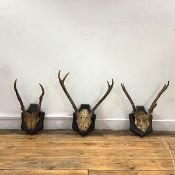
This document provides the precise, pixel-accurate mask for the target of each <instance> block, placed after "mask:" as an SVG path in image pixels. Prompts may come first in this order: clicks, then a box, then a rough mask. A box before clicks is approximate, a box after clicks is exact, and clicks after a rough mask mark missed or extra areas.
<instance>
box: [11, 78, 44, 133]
mask: <svg viewBox="0 0 175 175" xmlns="http://www.w3.org/2000/svg"><path fill="white" fill-rule="evenodd" d="M16 84H17V80H15V82H14V90H15V93H16V96H17V99H18V100H19V103H20V105H21V110H22V124H21V129H22V130H24V131H26V132H27V133H29V134H34V133H36V132H37V131H40V130H42V129H43V127H44V126H43V120H44V115H45V113H44V112H41V103H42V100H43V96H44V88H43V86H42V85H41V84H39V85H40V87H41V90H42V94H41V96H40V97H39V104H30V107H29V108H28V110H26V109H25V106H24V104H23V102H22V99H21V97H20V95H19V93H18V90H17V85H16Z"/></svg>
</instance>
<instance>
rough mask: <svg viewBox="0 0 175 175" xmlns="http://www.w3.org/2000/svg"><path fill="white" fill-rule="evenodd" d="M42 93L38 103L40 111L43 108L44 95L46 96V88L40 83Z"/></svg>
mask: <svg viewBox="0 0 175 175" xmlns="http://www.w3.org/2000/svg"><path fill="white" fill-rule="evenodd" d="M39 85H40V87H41V90H42V93H41V96H40V97H39V104H38V112H39V111H40V110H41V104H42V100H43V96H44V88H43V86H42V85H41V84H40V83H39Z"/></svg>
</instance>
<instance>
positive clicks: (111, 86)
mask: <svg viewBox="0 0 175 175" xmlns="http://www.w3.org/2000/svg"><path fill="white" fill-rule="evenodd" d="M107 83H108V89H107V91H106V93H105V94H104V96H103V97H102V98H101V99H100V100H99V101H98V103H97V104H96V105H95V106H94V107H93V108H92V113H93V112H94V111H95V110H96V109H97V108H98V106H99V105H100V104H101V103H102V102H103V100H104V99H105V98H106V97H107V96H108V95H109V93H110V92H111V90H112V88H113V86H114V80H113V79H112V84H109V82H108V81H107Z"/></svg>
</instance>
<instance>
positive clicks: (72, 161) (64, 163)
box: [0, 130, 175, 175]
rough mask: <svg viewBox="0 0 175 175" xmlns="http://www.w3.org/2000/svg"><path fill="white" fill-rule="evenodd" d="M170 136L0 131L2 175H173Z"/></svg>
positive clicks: (173, 139)
mask: <svg viewBox="0 0 175 175" xmlns="http://www.w3.org/2000/svg"><path fill="white" fill-rule="evenodd" d="M174 136H175V134H174V133H164V132H155V133H153V134H152V135H149V136H146V137H144V138H140V137H138V136H135V135H134V134H132V133H131V132H122V131H121V132H117V131H95V132H94V133H92V135H89V136H87V137H81V136H79V135H78V134H76V133H74V132H72V131H68V130H57V131H44V132H42V133H40V134H37V135H32V136H30V135H27V134H26V133H24V132H21V131H16V130H0V175H8V174H9V175H23V174H25V175H46V174H48V175H56V174H58V175H175V137H174Z"/></svg>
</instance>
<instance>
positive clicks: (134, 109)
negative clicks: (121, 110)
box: [121, 83, 136, 112]
mask: <svg viewBox="0 0 175 175" xmlns="http://www.w3.org/2000/svg"><path fill="white" fill-rule="evenodd" d="M121 87H122V89H123V91H124V93H125V95H126V96H127V98H128V100H129V101H130V103H131V106H132V109H133V112H135V111H136V107H135V104H134V102H133V100H132V98H131V97H130V95H129V93H128V92H127V90H126V88H125V85H124V84H122V83H121Z"/></svg>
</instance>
